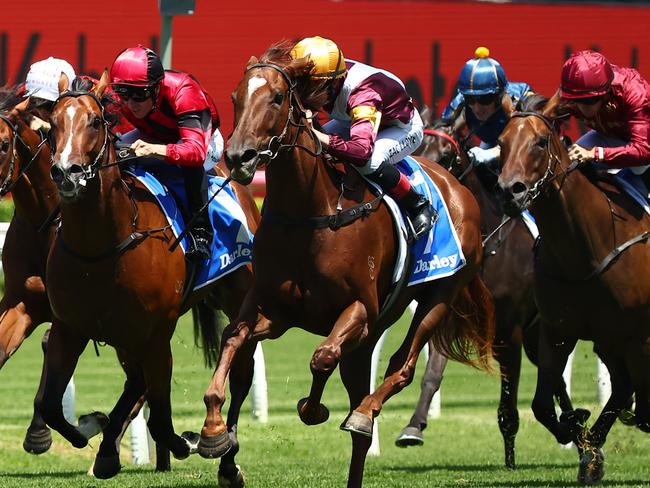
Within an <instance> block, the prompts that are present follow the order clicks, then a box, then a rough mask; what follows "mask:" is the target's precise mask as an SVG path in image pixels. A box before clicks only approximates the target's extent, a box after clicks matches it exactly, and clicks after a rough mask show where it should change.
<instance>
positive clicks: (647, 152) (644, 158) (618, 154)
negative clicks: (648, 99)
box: [593, 105, 650, 168]
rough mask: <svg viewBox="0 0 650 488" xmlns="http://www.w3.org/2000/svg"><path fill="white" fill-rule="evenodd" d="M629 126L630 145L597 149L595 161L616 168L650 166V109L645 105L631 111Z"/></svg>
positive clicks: (595, 150)
mask: <svg viewBox="0 0 650 488" xmlns="http://www.w3.org/2000/svg"><path fill="white" fill-rule="evenodd" d="M627 124H628V127H629V131H630V139H629V142H628V144H626V145H625V146H619V147H595V148H594V156H593V159H594V160H596V161H603V162H605V163H607V164H608V165H609V166H612V167H614V168H625V167H629V166H645V165H647V164H650V108H648V107H646V106H645V105H641V106H636V107H634V108H633V109H632V110H630V112H629V115H628V119H627Z"/></svg>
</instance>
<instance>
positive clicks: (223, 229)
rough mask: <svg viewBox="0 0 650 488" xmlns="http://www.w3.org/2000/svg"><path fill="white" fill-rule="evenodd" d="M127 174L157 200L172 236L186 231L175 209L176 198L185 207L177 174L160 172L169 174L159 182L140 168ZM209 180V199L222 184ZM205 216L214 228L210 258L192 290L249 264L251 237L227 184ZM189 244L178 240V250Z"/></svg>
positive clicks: (241, 212) (215, 179) (210, 176)
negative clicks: (138, 181)
mask: <svg viewBox="0 0 650 488" xmlns="http://www.w3.org/2000/svg"><path fill="white" fill-rule="evenodd" d="M126 172H127V173H129V174H131V175H133V176H134V177H136V178H137V179H138V180H140V181H141V182H142V184H143V185H144V186H145V187H146V188H147V189H148V190H149V191H150V192H151V193H152V194H153V195H154V196H155V197H156V199H157V200H158V203H159V204H160V208H161V209H162V210H163V212H164V213H165V216H166V217H167V221H168V222H169V224H170V225H171V228H172V230H173V232H174V236H176V237H178V236H179V235H180V233H181V232H182V231H183V229H184V228H185V221H184V219H183V215H182V212H181V211H180V209H179V208H178V203H177V199H178V201H180V202H182V203H183V204H185V205H186V204H187V197H186V195H185V185H184V183H183V179H182V177H179V173H174V172H171V171H163V172H161V173H160V174H162V175H170V177H169V178H165V181H164V182H162V181H161V178H158V177H156V176H154V175H153V174H152V173H151V172H150V171H148V170H147V168H145V167H143V166H132V167H130V168H129V169H128V170H127V171H126ZM208 179H209V185H208V198H209V197H211V196H212V195H214V194H215V192H216V191H217V190H218V189H219V188H220V187H221V186H222V185H223V182H224V178H222V177H220V176H212V175H208ZM186 206H187V205H186ZM208 213H209V215H210V221H211V223H212V228H213V229H214V239H213V240H212V257H211V258H210V259H209V260H206V261H204V262H203V263H202V265H201V266H200V269H198V270H197V274H196V280H195V282H194V290H198V289H199V288H203V287H204V286H206V285H209V284H210V283H212V282H214V281H216V280H218V279H219V278H222V277H223V276H225V275H227V274H228V273H231V272H233V271H235V270H236V269H237V268H240V267H241V266H244V265H246V264H248V263H250V262H251V261H252V252H253V234H252V233H251V232H250V230H249V228H248V224H247V222H246V216H245V215H244V211H243V210H242V208H241V206H240V205H239V201H238V200H237V197H236V196H235V192H234V191H233V189H232V187H231V186H230V185H226V186H225V187H224V188H223V190H221V191H220V192H219V194H218V195H217V196H216V197H214V198H213V199H212V201H211V202H210V205H209V212H208ZM189 245H190V244H189V241H188V238H187V237H185V238H183V239H182V240H181V243H180V247H181V248H182V249H183V252H186V250H187V249H188V247H189Z"/></svg>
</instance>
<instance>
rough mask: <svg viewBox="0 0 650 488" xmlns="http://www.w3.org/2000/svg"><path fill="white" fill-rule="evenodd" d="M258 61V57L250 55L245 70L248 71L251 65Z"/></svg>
mask: <svg viewBox="0 0 650 488" xmlns="http://www.w3.org/2000/svg"><path fill="white" fill-rule="evenodd" d="M259 62H260V60H259V59H257V58H256V57H255V56H251V58H250V59H249V60H248V63H246V70H247V71H248V70H249V69H250V67H251V66H253V65H254V64H257V63H259Z"/></svg>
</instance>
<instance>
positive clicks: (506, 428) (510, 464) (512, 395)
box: [494, 316, 521, 468]
mask: <svg viewBox="0 0 650 488" xmlns="http://www.w3.org/2000/svg"><path fill="white" fill-rule="evenodd" d="M497 320H498V316H497ZM500 325H501V324H497V331H499V330H503V329H509V328H507V327H503V326H501V327H500ZM508 331H509V332H510V334H509V337H505V338H500V337H498V335H497V340H496V341H495V347H494V357H495V359H496V360H497V361H498V362H499V368H500V370H501V398H500V400H499V408H498V410H497V419H498V422H499V430H500V431H501V435H502V436H503V444H504V449H505V463H506V467H507V468H514V467H515V438H516V436H517V432H518V431H519V412H518V410H517V396H518V392H519V375H520V371H521V329H520V328H519V327H515V328H514V329H513V330H508ZM497 334H498V332H497Z"/></svg>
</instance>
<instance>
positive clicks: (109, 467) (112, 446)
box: [93, 351, 145, 479]
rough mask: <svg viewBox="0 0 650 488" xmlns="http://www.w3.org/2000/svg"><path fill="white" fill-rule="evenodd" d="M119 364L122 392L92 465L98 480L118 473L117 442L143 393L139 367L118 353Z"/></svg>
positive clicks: (143, 386)
mask: <svg viewBox="0 0 650 488" xmlns="http://www.w3.org/2000/svg"><path fill="white" fill-rule="evenodd" d="M118 358H119V359H120V364H121V365H122V368H123V369H124V372H125V373H126V382H125V383H124V391H123V392H122V395H121V396H120V398H119V400H118V401H117V403H116V404H115V406H114V407H113V410H112V411H111V413H110V414H109V419H110V420H109V422H108V425H107V426H106V427H105V428H104V430H103V432H104V438H103V440H102V443H101V444H100V445H99V451H98V452H97V456H96V458H95V464H94V465H93V474H94V475H95V476H96V477H97V478H100V479H108V478H112V477H113V476H115V475H116V474H117V473H119V471H120V469H121V466H120V453H119V442H120V439H121V438H122V434H123V433H124V430H125V429H126V427H127V426H128V424H129V423H130V421H131V419H130V418H129V417H130V414H131V411H132V410H133V407H134V406H135V405H136V404H137V403H138V401H139V400H140V398H141V397H142V395H144V392H145V384H144V377H143V375H142V370H141V369H140V367H139V366H136V365H135V364H133V362H132V361H131V360H129V359H127V357H126V355H125V354H124V353H123V352H121V351H118Z"/></svg>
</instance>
